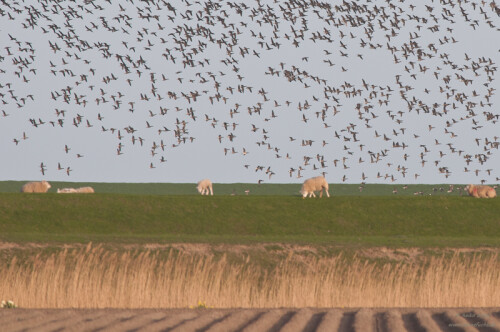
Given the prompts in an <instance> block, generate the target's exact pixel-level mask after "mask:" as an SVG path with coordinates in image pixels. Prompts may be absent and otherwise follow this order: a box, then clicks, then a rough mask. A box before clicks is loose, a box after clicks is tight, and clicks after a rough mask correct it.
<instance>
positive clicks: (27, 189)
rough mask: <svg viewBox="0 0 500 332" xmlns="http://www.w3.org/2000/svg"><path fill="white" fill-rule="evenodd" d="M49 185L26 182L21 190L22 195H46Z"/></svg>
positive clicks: (41, 182)
mask: <svg viewBox="0 0 500 332" xmlns="http://www.w3.org/2000/svg"><path fill="white" fill-rule="evenodd" d="M50 187H51V186H50V183H48V182H47V181H45V180H44V181H40V182H28V183H26V184H25V185H24V186H22V188H21V192H22V193H46V192H47V190H49V189H50Z"/></svg>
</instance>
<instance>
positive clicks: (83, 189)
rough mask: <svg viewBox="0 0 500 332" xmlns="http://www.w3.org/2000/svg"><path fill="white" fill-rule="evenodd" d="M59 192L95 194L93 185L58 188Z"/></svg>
mask: <svg viewBox="0 0 500 332" xmlns="http://www.w3.org/2000/svg"><path fill="white" fill-rule="evenodd" d="M57 193H58V194H93V193H94V188H92V187H81V188H76V189H75V188H62V189H57Z"/></svg>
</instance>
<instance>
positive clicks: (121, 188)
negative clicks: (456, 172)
mask: <svg viewBox="0 0 500 332" xmlns="http://www.w3.org/2000/svg"><path fill="white" fill-rule="evenodd" d="M26 182H27V181H0V193H17V192H19V191H20V189H21V187H22V185H23V184H25V183H26ZM50 184H51V185H52V188H51V189H50V190H49V192H50V193H52V192H53V193H55V192H56V191H57V188H66V187H71V188H77V187H86V186H91V187H93V188H94V189H95V190H96V192H97V193H108V194H146V195H195V194H198V193H197V191H196V184H194V183H95V182H56V181H50ZM464 186H465V185H464V184H456V185H454V190H453V191H452V192H450V193H448V190H449V189H450V185H449V184H432V185H429V184H416V185H408V187H407V188H406V189H404V185H402V184H398V185H391V184H365V185H364V186H363V188H362V190H361V191H360V188H359V187H360V184H341V183H339V184H337V183H335V184H330V194H331V195H333V196H391V195H394V194H393V190H394V189H397V194H396V195H397V196H411V195H415V193H419V194H423V195H434V196H436V195H445V196H458V195H461V194H463V192H462V191H461V190H459V188H463V187H464ZM300 187H301V184H261V185H258V184H255V183H215V184H214V192H215V194H216V195H231V194H236V195H245V190H250V193H249V195H250V196H253V195H257V196H262V195H279V196H299V190H300Z"/></svg>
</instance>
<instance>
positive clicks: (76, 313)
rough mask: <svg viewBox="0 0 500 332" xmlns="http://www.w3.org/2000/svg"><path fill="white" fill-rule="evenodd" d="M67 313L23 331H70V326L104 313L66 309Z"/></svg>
mask: <svg viewBox="0 0 500 332" xmlns="http://www.w3.org/2000/svg"><path fill="white" fill-rule="evenodd" d="M68 312H69V315H68V316H67V317H66V318H64V319H60V320H53V321H50V322H45V323H44V324H40V325H36V326H34V327H32V328H31V329H25V330H24V331H34V332H35V331H36V332H39V331H40V332H43V331H61V330H64V331H71V329H72V326H75V325H78V324H85V323H87V322H90V321H92V320H95V319H97V318H98V317H102V316H104V313H102V312H99V311H96V310H72V309H70V310H68Z"/></svg>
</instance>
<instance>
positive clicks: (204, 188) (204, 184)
mask: <svg viewBox="0 0 500 332" xmlns="http://www.w3.org/2000/svg"><path fill="white" fill-rule="evenodd" d="M196 189H197V190H198V192H199V193H200V194H202V195H208V191H209V190H210V195H212V196H213V194H214V191H213V189H212V181H210V180H209V179H203V180H201V181H200V182H198V185H197V186H196Z"/></svg>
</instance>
